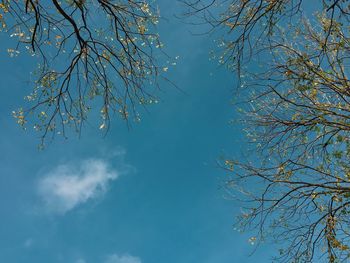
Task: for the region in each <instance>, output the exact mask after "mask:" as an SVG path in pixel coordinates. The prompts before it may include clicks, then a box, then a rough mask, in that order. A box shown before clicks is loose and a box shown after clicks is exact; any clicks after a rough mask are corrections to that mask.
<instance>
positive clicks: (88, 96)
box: [0, 0, 165, 139]
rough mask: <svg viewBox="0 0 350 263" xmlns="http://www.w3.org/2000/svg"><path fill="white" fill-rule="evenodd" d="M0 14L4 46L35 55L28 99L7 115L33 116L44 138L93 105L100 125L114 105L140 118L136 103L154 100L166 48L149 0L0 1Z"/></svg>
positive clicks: (76, 124)
mask: <svg viewBox="0 0 350 263" xmlns="http://www.w3.org/2000/svg"><path fill="white" fill-rule="evenodd" d="M0 19H1V23H2V30H3V31H5V33H7V34H9V35H10V36H11V37H12V38H15V39H16V42H17V43H15V47H14V48H11V49H8V53H9V54H10V55H11V56H16V55H17V54H19V53H20V52H22V51H28V52H29V53H30V54H31V55H33V56H35V57H36V58H37V60H38V67H37V69H36V70H35V71H34V76H35V79H34V88H33V92H32V93H31V94H28V96H27V97H26V99H27V101H29V103H28V104H27V105H29V106H27V107H24V108H21V109H19V110H18V111H14V112H13V115H14V117H15V118H16V119H17V120H18V123H19V124H20V125H22V126H24V125H25V124H26V122H27V121H30V122H31V126H32V124H33V123H34V124H33V125H34V129H36V130H38V131H39V132H41V135H42V138H43V139H44V138H45V137H47V135H48V134H51V135H52V136H54V135H55V134H61V135H63V136H65V130H66V127H67V126H71V127H73V128H74V129H75V130H77V131H78V132H79V131H80V129H81V127H82V125H83V123H84V121H85V120H86V119H87V115H88V113H89V112H90V111H91V110H92V109H97V110H98V111H100V115H101V123H100V124H99V127H100V128H101V129H107V128H108V126H109V122H110V114H111V113H113V112H117V113H119V114H120V115H121V117H122V118H123V119H125V120H128V119H130V118H131V119H132V120H138V119H139V118H140V117H139V113H138V110H137V106H138V105H139V104H141V106H142V105H146V104H148V103H152V101H154V100H155V91H156V90H157V88H158V86H157V83H158V81H157V80H158V78H159V76H160V75H161V73H162V72H163V71H165V70H164V68H162V67H161V66H159V65H160V62H158V59H160V58H161V56H163V55H165V54H164V53H163V52H162V51H161V48H162V43H161V42H160V40H159V36H158V34H157V32H156V30H155V27H156V25H157V24H158V21H159V11H158V10H157V8H156V7H155V6H152V5H151V4H150V3H148V2H147V1H123V0H120V1H105V0H96V1H81V0H72V1H70V0H67V1H57V0H52V1H32V0H26V1H12V0H4V1H1V4H0ZM157 50H158V51H157ZM163 60H164V58H163ZM163 73H164V72H163ZM92 105H94V106H92Z"/></svg>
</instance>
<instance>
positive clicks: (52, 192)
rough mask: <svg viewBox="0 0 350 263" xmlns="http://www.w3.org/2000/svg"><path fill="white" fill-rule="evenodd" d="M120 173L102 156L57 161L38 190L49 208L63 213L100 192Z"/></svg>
mask: <svg viewBox="0 0 350 263" xmlns="http://www.w3.org/2000/svg"><path fill="white" fill-rule="evenodd" d="M118 176H119V173H118V172H117V171H115V170H111V169H110V168H109V166H108V163H107V162H105V161H104V160H101V159H89V160H85V161H83V162H81V163H79V164H78V165H73V164H67V165H60V166H58V167H56V168H55V169H53V170H52V171H50V172H49V173H48V174H46V175H45V176H44V177H42V178H41V180H40V181H39V185H38V191H39V194H40V196H41V198H42V199H43V201H44V204H45V207H46V209H47V210H48V211H50V212H55V213H59V214H64V213H66V212H67V211H69V210H72V209H73V208H75V207H76V206H78V205H80V204H82V203H85V202H87V201H88V200H90V199H94V198H96V197H98V196H101V195H102V194H103V193H105V192H106V190H107V186H108V183H109V182H110V181H112V180H115V179H117V178H118Z"/></svg>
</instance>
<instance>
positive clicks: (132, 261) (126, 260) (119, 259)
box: [105, 254, 142, 263]
mask: <svg viewBox="0 0 350 263" xmlns="http://www.w3.org/2000/svg"><path fill="white" fill-rule="evenodd" d="M105 263H142V261H141V259H140V258H138V257H134V256H130V255H128V254H126V255H121V256H120V255H118V254H113V255H110V256H108V257H107V259H106V261H105Z"/></svg>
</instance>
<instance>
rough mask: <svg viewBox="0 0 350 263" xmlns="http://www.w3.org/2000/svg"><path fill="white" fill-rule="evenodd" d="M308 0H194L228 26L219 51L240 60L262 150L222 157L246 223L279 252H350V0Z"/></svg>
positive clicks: (230, 61)
mask: <svg viewBox="0 0 350 263" xmlns="http://www.w3.org/2000/svg"><path fill="white" fill-rule="evenodd" d="M307 2H308V3H306V1H302V0H299V1H291V0H270V1H263V0H261V1H260V0H239V1H238V0H237V1H212V2H210V3H207V4H203V1H196V2H194V3H187V5H188V6H190V8H191V9H190V13H191V14H196V15H201V16H202V17H203V18H204V19H205V21H206V22H207V23H209V24H210V25H211V26H212V30H214V31H215V30H219V31H221V32H222V31H223V32H224V35H223V38H222V40H221V41H220V49H221V53H220V55H219V60H220V62H221V63H223V64H227V65H228V66H229V67H230V68H231V69H233V70H238V72H239V74H240V77H241V82H240V84H242V88H243V89H242V94H244V96H248V98H247V99H246V104H245V106H244V107H242V109H241V111H242V114H243V122H244V125H246V131H247V135H248V138H249V141H250V144H249V145H250V146H249V147H250V148H249V149H247V151H249V152H250V150H253V151H254V154H250V155H247V160H246V161H244V162H242V160H241V161H237V160H231V159H224V160H223V161H222V162H220V165H221V166H222V167H224V168H225V169H227V170H228V171H229V172H230V173H232V178H231V179H230V180H228V182H227V187H228V189H229V190H230V189H232V187H233V188H234V189H237V188H238V189H240V191H241V193H242V195H243V196H245V197H244V198H243V199H244V200H245V201H246V203H245V204H246V205H245V207H244V209H243V210H244V213H243V214H242V216H241V217H240V223H241V226H242V228H243V229H246V228H248V229H253V230H255V231H257V232H258V235H257V236H256V237H254V238H253V239H254V240H255V239H257V240H258V241H263V240H266V238H268V237H273V238H274V240H275V241H277V242H279V243H280V246H281V249H280V251H279V252H280V254H279V255H278V256H277V257H276V259H277V260H278V261H281V262H319V260H325V261H328V262H347V261H348V260H349V257H350V253H349V252H350V248H349V241H350V240H349V239H350V221H349V214H350V208H349V205H350V163H349V157H350V140H349V135H350V134H349V131H350V81H349V73H350V72H349V70H348V67H349V64H350V56H349V54H350V53H349V51H350V42H349V40H350V34H349V33H350V32H349V17H350V16H349V15H350V13H349V12H350V9H349V4H350V2H349V1H337V0H332V1H331V0H330V1H315V3H312V4H313V5H314V6H313V7H312V9H313V10H312V11H310V10H308V11H303V5H306V4H308V8H309V9H310V4H311V3H310V2H309V1H307ZM316 2H317V3H316ZM214 7H216V8H214ZM221 10H223V11H221ZM312 15H314V16H315V17H314V18H310V17H311V16H312ZM236 196H237V195H236Z"/></svg>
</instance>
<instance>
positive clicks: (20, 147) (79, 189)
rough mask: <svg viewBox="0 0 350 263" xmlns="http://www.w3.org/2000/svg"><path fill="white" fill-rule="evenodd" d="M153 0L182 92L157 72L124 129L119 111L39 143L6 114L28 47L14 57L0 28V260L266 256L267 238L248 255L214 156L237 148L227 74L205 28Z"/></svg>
mask: <svg viewBox="0 0 350 263" xmlns="http://www.w3.org/2000/svg"><path fill="white" fill-rule="evenodd" d="M158 2H159V6H160V10H161V14H162V16H164V17H166V18H167V19H163V20H161V21H160V26H159V30H160V35H161V37H162V39H163V42H164V44H165V47H166V49H167V50H168V52H169V53H170V55H172V56H179V59H178V65H177V66H176V67H171V68H170V69H169V77H170V78H171V79H172V80H174V82H175V83H176V84H177V86H178V87H180V89H181V90H182V92H181V91H179V90H177V89H175V88H174V87H172V86H171V85H169V84H167V83H163V85H162V87H161V90H160V91H159V94H158V96H159V103H158V104H156V105H151V106H150V107H148V111H147V112H146V111H145V112H143V114H142V121H141V122H140V123H138V124H134V125H132V127H131V128H130V129H129V128H128V127H127V126H126V124H125V122H123V121H121V120H118V119H116V120H114V121H113V124H112V127H111V129H110V131H109V133H108V134H107V135H106V136H104V134H102V133H101V131H99V130H98V125H94V124H95V123H96V122H97V121H98V120H93V119H92V120H91V119H90V120H89V122H90V123H91V124H88V125H86V126H85V128H84V130H83V132H82V134H81V136H80V137H78V136H77V135H71V136H70V137H69V139H68V140H63V139H57V140H55V141H53V142H52V143H51V144H49V145H48V146H47V147H46V148H45V149H44V150H38V148H37V146H38V144H39V143H40V141H39V138H38V134H35V133H34V132H31V131H30V130H27V131H24V130H22V129H21V128H20V127H19V126H18V125H17V124H16V121H15V120H14V119H13V118H12V116H11V112H12V110H15V109H17V108H18V106H20V105H21V104H23V97H24V96H25V95H26V94H28V93H29V92H30V89H31V86H30V84H29V82H28V80H29V79H30V74H29V73H30V71H32V70H33V67H34V66H35V61H34V58H28V56H18V57H16V58H10V57H9V56H8V55H7V53H6V49H7V48H8V47H10V45H11V44H10V42H9V41H8V40H7V38H6V37H4V36H1V43H2V45H1V47H0V68H1V73H0V74H1V78H0V85H1V87H2V96H1V97H0V112H1V114H0V127H1V137H0V211H1V217H0V262H6V263H41V262H43V263H44V262H45V263H46V262H49V263H51V262H52V263H59V262H65V263H164V262H167V263H197V262H201V263H235V262H237V263H238V262H239V263H250V262H261V263H264V262H271V257H272V256H273V255H274V251H273V250H272V249H271V248H270V247H269V246H265V247H264V246H262V247H260V248H258V250H257V251H256V252H255V253H254V254H252V255H251V253H252V252H253V251H254V249H255V246H254V245H251V244H250V243H249V242H248V239H249V238H250V237H251V235H252V233H239V232H237V231H235V230H234V229H235V225H234V218H235V216H237V215H238V214H239V213H240V206H239V203H237V202H235V201H234V200H228V198H226V197H225V192H224V191H223V189H222V187H221V186H222V184H223V182H224V181H225V179H226V178H227V176H228V175H227V174H226V172H224V171H223V170H222V169H220V168H218V167H217V165H216V161H217V159H218V158H219V157H220V156H222V155H224V154H227V155H239V153H240V152H241V151H244V149H245V145H244V140H243V138H244V134H243V132H242V127H238V126H234V125H231V124H230V121H231V120H234V119H235V118H237V116H236V115H235V109H234V107H233V105H232V103H231V101H232V98H233V96H234V92H233V91H234V87H235V83H236V82H235V78H234V75H233V74H232V73H230V72H228V71H227V70H226V69H225V68H223V67H218V66H217V64H216V62H213V61H210V60H209V51H210V48H211V47H213V46H214V43H213V42H212V39H210V38H209V37H208V36H193V34H191V32H194V31H195V30H197V29H195V28H193V26H191V25H189V24H186V23H183V22H182V21H180V20H179V19H178V18H176V17H175V16H174V15H175V14H178V13H179V12H180V10H181V6H180V5H179V3H178V2H176V1H166V0H161V1H158ZM94 121H95V122H94Z"/></svg>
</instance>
